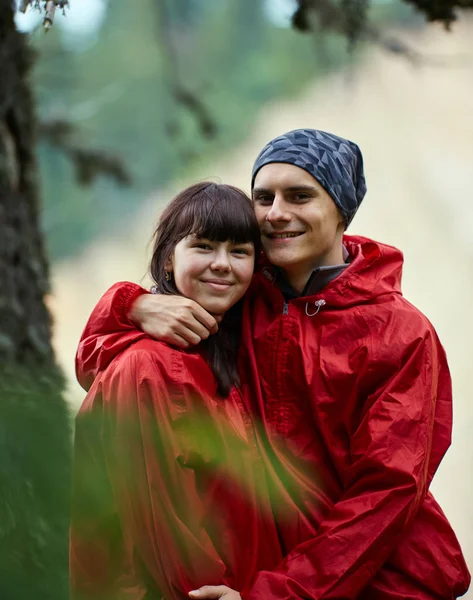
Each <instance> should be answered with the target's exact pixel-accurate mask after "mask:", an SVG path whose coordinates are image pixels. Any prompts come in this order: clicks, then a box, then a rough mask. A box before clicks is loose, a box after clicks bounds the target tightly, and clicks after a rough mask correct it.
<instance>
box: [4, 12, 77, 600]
mask: <svg viewBox="0 0 473 600" xmlns="http://www.w3.org/2000/svg"><path fill="white" fill-rule="evenodd" d="M31 64H32V52H31V50H30V49H29V48H28V46H27V40H26V39H25V36H23V35H21V34H19V33H18V32H17V31H16V29H15V25H14V21H13V8H12V0H0V73H1V77H0V598H2V600H26V599H28V600H29V599H30V598H31V599H32V600H33V599H34V600H43V598H44V600H46V599H48V600H55V599H58V600H59V599H65V598H66V597H67V530H68V498H69V470H70V465H69V463H70V454H71V452H70V426H69V417H68V414H67V408H66V403H65V401H64V400H63V398H62V390H63V383H64V382H63V377H62V374H61V372H60V370H59V368H58V366H57V365H56V362H55V359H54V353H53V350H52V347H51V318H50V315H49V313H48V310H47V308H46V305H45V296H46V294H47V293H48V291H49V290H48V265H47V260H46V256H45V251H44V243H43V237H42V234H41V231H40V227H39V218H38V217H39V215H38V213H39V202H38V200H39V199H38V173H37V164H36V159H35V142H36V140H35V124H36V123H35V111H34V99H33V96H32V93H31V88H30V82H29V79H28V75H29V70H30V66H31Z"/></svg>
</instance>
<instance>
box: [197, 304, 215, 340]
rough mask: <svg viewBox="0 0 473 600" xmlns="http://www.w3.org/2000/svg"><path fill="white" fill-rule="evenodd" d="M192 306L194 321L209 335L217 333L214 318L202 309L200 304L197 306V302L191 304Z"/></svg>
mask: <svg viewBox="0 0 473 600" xmlns="http://www.w3.org/2000/svg"><path fill="white" fill-rule="evenodd" d="M192 304H193V305H192V312H193V315H194V317H195V318H196V320H197V321H198V322H199V323H201V324H202V326H203V327H205V329H206V330H207V331H208V332H209V333H210V334H213V333H217V331H218V324H217V321H216V320H215V318H214V317H213V316H212V315H211V314H210V313H208V312H207V311H206V310H205V309H204V308H202V306H200V304H197V302H193V303H192Z"/></svg>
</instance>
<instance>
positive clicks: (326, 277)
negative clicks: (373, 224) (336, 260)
mask: <svg viewBox="0 0 473 600" xmlns="http://www.w3.org/2000/svg"><path fill="white" fill-rule="evenodd" d="M343 260H344V261H345V262H344V263H342V264H340V265H331V266H328V267H317V268H316V269H314V270H313V271H312V273H311V275H310V277H309V279H308V281H307V283H306V284H305V286H304V289H303V290H302V293H300V294H299V292H297V291H296V290H295V289H294V288H293V287H292V286H291V285H290V283H289V282H288V281H287V279H286V277H285V275H284V273H283V271H282V270H281V269H280V268H278V267H274V269H275V271H276V283H277V285H278V287H279V289H280V290H281V292H282V294H283V296H284V298H285V299H286V300H293V299H294V298H299V297H301V296H302V297H304V296H312V295H314V294H318V293H319V292H321V291H322V290H323V289H324V287H325V286H326V285H327V284H329V283H330V282H331V281H332V280H333V279H335V278H336V277H338V276H339V275H340V273H342V272H343V271H344V270H345V269H346V268H347V267H348V265H349V263H350V255H349V254H348V250H347V249H346V247H345V246H343Z"/></svg>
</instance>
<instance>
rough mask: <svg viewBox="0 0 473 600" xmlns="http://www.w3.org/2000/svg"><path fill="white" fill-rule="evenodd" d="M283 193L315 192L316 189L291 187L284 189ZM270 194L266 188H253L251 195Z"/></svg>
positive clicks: (308, 186)
mask: <svg viewBox="0 0 473 600" xmlns="http://www.w3.org/2000/svg"><path fill="white" fill-rule="evenodd" d="M284 191H285V192H304V191H305V192H317V188H316V187H315V186H313V185H305V184H301V185H291V186H290V187H287V188H284ZM261 193H265V194H272V193H273V191H272V190H270V189H267V188H253V194H261Z"/></svg>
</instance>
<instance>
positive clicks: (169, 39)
mask: <svg viewBox="0 0 473 600" xmlns="http://www.w3.org/2000/svg"><path fill="white" fill-rule="evenodd" d="M400 4H402V3H400ZM160 7H161V8H160ZM163 7H166V12H164V11H163ZM396 7H397V8H395V9H393V10H387V9H386V4H381V5H376V4H375V5H374V8H373V9H372V12H374V13H377V12H378V13H379V14H380V15H381V17H380V19H378V21H379V20H381V21H385V20H387V21H390V22H391V21H392V20H393V19H396V18H398V17H399V16H400V15H401V16H403V15H406V14H409V15H410V14H411V12H410V11H409V9H407V8H405V7H402V6H401V7H399V6H398V5H397V4H396ZM383 15H387V16H386V19H385V18H384V16H383ZM409 18H410V17H409ZM63 35H64V34H63V33H62V32H61V31H60V28H59V27H55V28H53V30H52V31H51V33H49V34H48V36H47V37H45V36H44V33H43V32H42V30H38V31H37V32H36V34H35V35H34V36H33V39H34V43H35V45H36V47H37V49H38V50H39V53H40V57H39V61H38V66H37V68H36V73H35V88H36V91H37V97H38V100H39V112H40V117H41V119H42V120H50V119H65V120H68V121H71V122H72V124H73V125H74V126H76V127H77V132H78V133H77V135H78V139H79V141H80V144H81V145H82V146H86V147H87V146H88V147H90V148H91V149H97V148H103V149H104V150H105V151H107V152H110V151H113V152H115V153H117V154H119V155H120V156H121V157H122V159H123V162H124V164H125V165H126V167H127V168H128V170H129V171H130V173H131V175H132V177H133V185H132V186H130V187H127V188H123V187H119V186H118V185H117V184H116V183H115V182H113V181H110V180H107V179H105V178H103V177H102V178H98V179H97V180H96V182H95V183H94V184H93V185H92V186H90V187H85V188H84V187H79V186H78V185H77V184H76V183H75V181H74V166H73V165H72V164H71V163H70V161H69V160H68V159H67V158H66V156H65V155H63V154H61V152H60V151H58V150H57V149H54V148H51V147H50V146H49V145H48V143H46V142H43V143H41V144H40V162H41V174H42V191H43V194H42V195H43V211H42V223H43V227H44V230H45V233H46V237H47V240H48V244H49V250H50V254H51V256H52V258H53V260H58V259H61V258H65V257H67V256H70V255H72V254H74V253H76V252H78V251H79V250H80V248H81V247H82V246H83V245H84V244H86V243H87V242H89V241H91V240H92V239H93V238H94V237H96V236H99V235H100V234H101V233H102V232H104V231H107V230H111V229H113V228H116V227H119V226H120V223H123V221H124V219H126V217H127V216H128V215H130V214H133V213H134V211H135V210H136V208H137V205H138V204H139V203H140V202H141V201H142V200H143V198H144V197H145V196H146V195H147V194H148V193H149V192H151V191H153V190H155V189H157V188H159V187H162V186H164V185H166V184H167V183H169V182H170V181H172V180H173V179H175V178H176V177H180V176H183V175H189V174H192V172H193V170H194V169H196V168H197V166H198V165H199V164H202V163H203V162H205V163H206V164H209V163H210V164H211V161H212V160H213V159H215V158H216V157H219V156H221V155H222V153H224V152H226V151H228V150H229V149H230V148H232V147H234V146H235V145H236V144H238V142H240V141H241V140H243V139H244V138H245V136H247V134H248V131H249V130H250V129H251V126H252V124H253V122H254V120H255V118H256V116H257V114H258V111H259V110H260V109H261V107H262V106H263V105H264V103H266V102H268V101H270V100H275V99H278V98H282V97H290V96H294V95H295V94H297V93H299V92H300V91H302V90H303V88H304V86H306V85H307V84H309V83H310V82H312V81H313V80H314V79H316V78H318V77H321V76H322V75H323V74H324V73H326V72H327V71H330V70H334V69H337V68H340V67H341V66H342V65H344V64H345V63H346V62H347V60H353V59H354V57H353V56H351V57H350V56H349V55H348V53H347V42H346V40H345V39H343V38H342V37H340V36H335V35H332V34H324V35H320V36H313V35H303V34H301V33H299V32H296V31H294V30H292V29H290V28H289V27H287V28H284V27H280V26H277V25H275V24H274V23H273V22H271V21H270V20H269V18H268V17H267V14H266V13H265V10H264V2H263V0H258V1H256V0H218V2H217V1H212V2H211V1H209V0H175V1H173V2H170V1H168V2H155V1H154V0H140V2H139V3H137V2H134V3H131V2H129V0H113V4H112V3H109V8H108V13H107V17H106V19H105V22H104V25H103V27H102V30H101V31H100V33H99V35H98V39H97V41H96V42H93V43H92V42H90V43H89V44H88V45H87V46H86V47H84V45H83V44H76V45H75V44H74V40H72V39H69V40H67V43H66V44H64V43H63V41H62V40H61V36H63ZM176 85H179V86H180V87H183V88H184V89H185V90H186V91H188V92H191V93H192V94H193V96H194V98H196V99H197V100H198V102H199V104H200V106H199V108H202V107H203V109H204V111H205V113H206V115H208V116H209V117H210V119H211V120H212V125H213V126H214V127H215V133H214V135H206V132H205V131H204V132H203V131H202V127H201V123H200V122H199V119H197V118H196V114H195V111H192V110H189V108H188V107H186V106H185V105H184V104H183V103H182V102H178V101H177V99H176V97H175V94H174V93H173V92H174V90H175V87H176ZM207 133H208V132H207Z"/></svg>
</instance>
